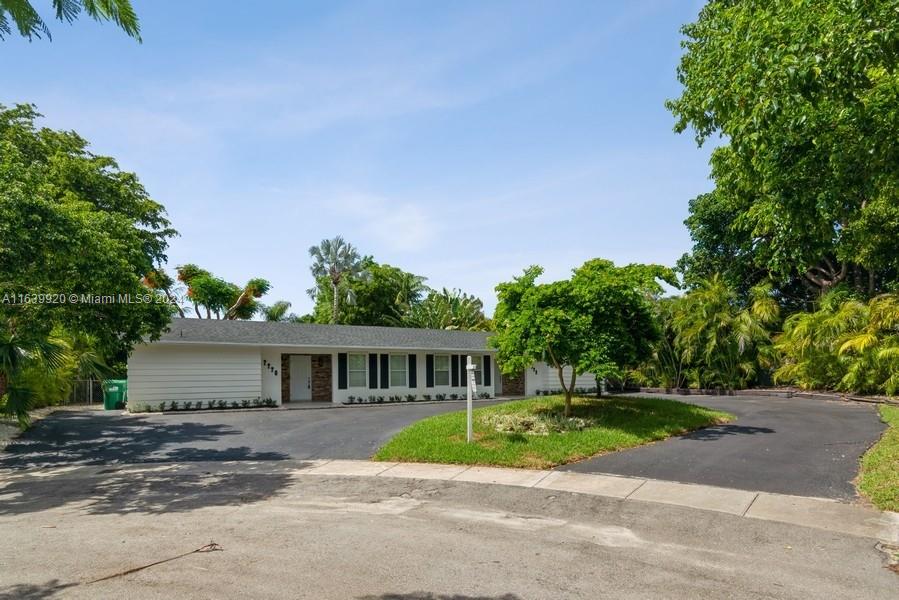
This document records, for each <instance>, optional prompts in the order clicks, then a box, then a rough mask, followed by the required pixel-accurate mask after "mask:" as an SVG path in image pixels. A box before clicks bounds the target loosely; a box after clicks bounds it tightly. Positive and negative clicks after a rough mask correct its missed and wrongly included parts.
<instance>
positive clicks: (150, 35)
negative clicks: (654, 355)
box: [0, 0, 711, 314]
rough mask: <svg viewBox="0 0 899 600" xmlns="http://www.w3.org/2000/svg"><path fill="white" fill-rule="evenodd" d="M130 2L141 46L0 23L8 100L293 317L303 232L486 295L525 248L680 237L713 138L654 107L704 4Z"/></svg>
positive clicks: (565, 266)
mask: <svg viewBox="0 0 899 600" xmlns="http://www.w3.org/2000/svg"><path fill="white" fill-rule="evenodd" d="M48 4H49V2H44V1H42V0H35V5H36V6H38V7H41V10H43V11H44V14H47V11H46V9H45V8H43V6H42V5H48ZM134 4H135V7H136V9H137V11H138V14H139V16H140V17H141V23H142V29H143V37H144V43H143V44H137V43H136V42H134V41H133V40H131V39H130V38H128V37H126V36H125V35H124V34H122V33H121V32H119V31H118V30H117V29H115V28H114V27H112V26H110V25H105V26H102V25H98V24H95V23H93V22H91V21H88V20H81V21H79V22H77V23H76V24H75V25H73V26H68V25H64V24H61V23H58V22H54V23H52V24H51V31H52V33H53V41H52V42H47V41H45V40H38V41H34V42H32V43H28V42H27V41H23V40H21V39H18V38H11V39H8V40H7V41H5V42H0V46H2V47H0V51H2V55H0V57H2V58H0V61H2V63H0V68H2V72H3V86H2V88H0V103H3V104H7V105H9V104H12V103H16V102H33V103H35V104H37V105H38V109H39V110H40V111H41V112H42V113H43V114H44V115H45V117H46V119H45V124H46V125H48V126H51V127H54V128H61V129H74V130H76V131H78V132H79V133H80V134H82V135H83V136H84V137H86V138H87V139H88V140H90V141H91V143H92V147H93V151H94V152H96V153H98V154H108V155H111V156H114V157H115V158H117V159H118V160H119V162H120V165H121V166H122V167H123V168H124V169H128V170H133V171H136V172H137V173H138V175H139V176H140V178H141V180H142V181H143V182H144V184H145V186H146V187H147V189H148V190H149V192H150V194H151V195H152V196H153V197H154V198H155V199H156V200H158V201H159V202H161V203H162V204H164V205H165V207H166V209H167V210H168V213H169V216H170V218H171V220H172V222H173V224H174V226H175V228H176V229H178V231H179V232H180V234H181V235H180V237H178V238H176V239H174V240H173V241H172V244H171V249H170V252H169V264H170V265H172V266H174V265H178V264H182V263H185V262H194V263H197V264H199V265H201V266H203V267H205V268H208V269H210V270H211V271H213V272H215V273H216V274H217V275H220V276H222V277H224V278H226V279H228V280H230V281H234V282H236V283H243V282H244V281H245V280H247V279H249V278H250V277H257V276H259V277H265V278H267V279H269V280H270V281H271V282H272V284H273V289H272V292H271V294H270V296H269V297H268V300H270V301H271V300H275V299H287V300H289V301H291V302H293V304H294V310H295V311H296V312H300V313H302V312H306V311H308V309H309V308H310V307H311V301H310V300H309V298H308V297H307V296H306V293H305V290H306V289H307V288H309V287H310V286H311V284H312V278H311V275H310V274H309V258H308V254H307V250H308V247H309V246H310V245H312V244H315V243H317V242H318V241H320V240H321V239H323V238H325V237H332V236H334V235H336V234H341V235H343V236H344V237H346V238H347V239H349V240H350V241H351V242H352V243H354V244H355V245H356V246H357V247H358V248H359V249H360V251H362V252H363V253H365V254H372V255H373V256H374V257H375V259H376V260H378V261H379V262H386V263H390V264H392V265H395V266H398V267H401V268H403V269H405V270H408V271H412V272H414V273H417V274H420V275H424V276H426V277H428V280H429V281H428V283H429V284H430V285H431V286H433V287H436V288H440V287H444V286H445V287H449V288H453V287H456V288H461V289H464V290H465V291H467V292H470V293H474V294H477V295H478V296H480V297H481V298H483V300H484V302H485V305H486V307H487V309H488V314H489V313H490V312H492V310H493V306H494V305H495V293H494V290H493V288H494V286H495V285H496V283H497V282H499V281H504V280H508V279H510V278H511V277H513V276H514V275H517V274H518V273H520V272H521V270H522V269H523V268H524V267H526V266H528V265H530V264H540V265H542V266H543V267H545V269H546V275H545V276H544V277H545V279H547V280H549V279H557V278H563V277H566V276H567V275H568V273H569V271H570V269H571V268H573V267H575V266H577V265H579V264H581V263H582V262H583V261H584V260H587V259H589V258H593V257H603V258H608V259H611V260H614V261H615V262H616V263H629V262H657V263H662V264H667V265H673V264H674V262H675V261H676V260H677V258H678V257H679V256H680V255H681V254H682V253H683V252H685V251H686V250H687V249H688V248H689V246H690V240H689V236H688V235H687V232H686V230H685V228H684V226H683V223H682V222H683V219H684V218H685V217H686V216H687V202H688V201H689V200H690V199H691V198H693V197H694V196H696V195H697V194H699V193H702V192H704V191H706V190H708V189H710V188H711V182H710V181H709V180H708V166H707V163H708V150H706V149H702V150H700V149H697V148H696V146H695V144H694V141H693V139H692V136H691V135H689V134H686V135H676V134H674V133H673V132H672V125H673V118H672V117H671V115H670V114H669V113H668V112H667V111H666V110H665V108H664V105H663V103H664V101H665V99H667V98H671V97H674V96H676V95H677V94H678V90H679V86H678V84H677V81H676V78H675V67H676V65H677V62H678V59H679V56H680V47H679V41H680V34H679V31H678V30H679V28H680V26H681V25H682V24H683V23H686V22H689V21H692V20H694V18H695V16H696V14H697V13H698V10H699V8H700V7H701V4H702V2H700V1H699V0H627V1H624V0H622V1H619V2H612V1H608V2H605V1H603V2H596V1H588V2H573V1H567V0H566V1H562V2H558V1H556V2H535V3H530V2H522V1H515V2H474V1H472V2H461V1H459V2H429V1H425V0H419V1H417V2H394V1H381V2H349V3H342V2H341V3H339V2H327V1H321V2H291V1H285V2H265V3H253V2H241V3H238V2H233V3H222V2H221V1H219V0H216V1H212V0H207V1H199V0H193V1H191V2H175V1H162V0H159V1H152V2H151V1H148V0H143V1H142V0H135V1H134ZM260 6H262V8H260ZM223 7H226V8H223Z"/></svg>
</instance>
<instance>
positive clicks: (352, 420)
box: [0, 402, 495, 469]
mask: <svg viewBox="0 0 899 600" xmlns="http://www.w3.org/2000/svg"><path fill="white" fill-rule="evenodd" d="M490 404H495V402H478V403H476V406H487V405H490ZM457 410H465V403H464V402H446V403H433V404H398V405H382V406H359V407H352V408H323V409H307V410H257V411H245V412H241V411H235V412H230V411H227V412H217V413H203V412H197V413H174V414H165V415H160V414H137V415H130V414H123V413H122V412H121V411H114V412H113V411H110V412H104V411H98V410H84V411H59V412H56V413H53V414H52V415H49V416H47V417H45V418H44V419H41V420H40V421H38V422H37V423H36V424H35V426H34V427H33V428H32V429H30V430H29V431H27V432H26V433H25V434H23V435H22V436H20V437H19V438H18V439H17V440H16V441H15V442H14V443H12V444H10V445H9V446H8V447H7V448H6V452H0V469H2V468H25V467H49V466H59V465H74V464H82V465H83V464H94V465H96V464H117V463H138V462H173V461H175V462H178V461H233V460H256V461H273V460H291V459H293V460H303V459H315V458H354V459H365V458H368V457H370V456H371V455H372V454H374V452H375V450H377V449H378V448H379V447H380V446H381V445H383V444H384V443H385V442H387V440H389V439H390V438H391V437H393V436H394V435H395V434H396V433H397V432H399V431H400V430H401V429H403V428H404V427H406V426H407V425H409V424H410V423H414V422H415V421H418V420H420V419H424V418H425V417H430V416H431V415H436V414H441V413H445V412H451V411H457Z"/></svg>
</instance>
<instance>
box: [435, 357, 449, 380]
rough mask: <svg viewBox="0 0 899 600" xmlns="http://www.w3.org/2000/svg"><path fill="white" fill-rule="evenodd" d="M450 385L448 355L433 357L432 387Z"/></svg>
mask: <svg viewBox="0 0 899 600" xmlns="http://www.w3.org/2000/svg"><path fill="white" fill-rule="evenodd" d="M449 384H450V357H449V354H437V355H435V356H434V385H449Z"/></svg>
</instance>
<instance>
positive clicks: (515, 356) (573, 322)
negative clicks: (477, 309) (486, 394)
mask: <svg viewBox="0 0 899 600" xmlns="http://www.w3.org/2000/svg"><path fill="white" fill-rule="evenodd" d="M542 273H543V269H542V268H541V267H538V266H532V267H529V268H528V269H525V271H524V274H523V275H521V276H520V277H516V278H515V279H514V280H513V281H511V282H507V283H501V284H499V285H498V286H497V288H496V290H497V295H498V299H499V303H498V305H497V308H496V312H495V315H494V324H495V328H496V335H494V336H492V337H491V338H490V343H491V344H493V345H494V347H496V348H497V351H498V352H497V362H498V364H499V365H500V367H501V369H502V370H503V372H504V373H517V372H521V371H522V370H524V369H526V368H528V367H530V366H531V365H532V364H533V363H534V362H535V361H546V362H547V363H548V364H550V365H551V366H552V367H553V368H555V369H556V372H557V374H558V377H559V383H560V384H561V387H562V390H563V391H564V392H565V416H569V415H570V412H571V396H572V393H573V392H574V385H575V382H576V380H577V375H578V374H579V373H593V374H594V375H595V376H596V377H597V378H598V379H599V378H604V377H609V376H620V375H621V374H622V373H623V372H624V371H625V370H626V369H628V368H630V367H633V366H636V365H637V364H638V363H640V362H641V361H643V360H645V359H646V358H647V357H648V356H649V355H650V353H651V351H652V343H653V342H654V341H655V340H656V339H657V338H658V330H657V328H656V325H655V321H654V318H653V314H652V306H651V304H650V299H651V298H652V297H653V295H654V294H658V293H660V292H661V287H660V285H659V284H658V282H657V281H656V278H659V277H661V278H664V279H666V280H673V274H672V273H671V271H670V270H669V269H666V268H664V267H659V266H655V265H628V266H625V267H616V266H615V265H614V264H613V263H612V262H611V261H607V260H602V259H594V260H590V261H587V262H586V263H584V264H583V265H582V266H581V267H579V268H577V269H575V270H574V272H573V275H572V277H571V278H570V279H567V280H563V281H556V282H553V283H545V284H538V283H536V279H537V277H539V276H540V275H541V274H542ZM565 367H569V368H570V369H571V372H570V374H569V377H568V380H567V381H566V378H565V373H564V368H565Z"/></svg>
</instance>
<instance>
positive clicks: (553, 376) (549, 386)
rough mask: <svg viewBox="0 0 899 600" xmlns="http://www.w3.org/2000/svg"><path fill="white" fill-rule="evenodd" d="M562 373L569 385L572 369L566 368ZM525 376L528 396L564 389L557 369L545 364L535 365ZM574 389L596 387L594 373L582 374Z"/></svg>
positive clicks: (578, 377)
mask: <svg viewBox="0 0 899 600" xmlns="http://www.w3.org/2000/svg"><path fill="white" fill-rule="evenodd" d="M562 373H563V375H564V377H565V383H566V384H567V383H568V382H569V381H570V378H571V367H564V368H563V369H562ZM525 376H526V379H525V393H526V394H527V395H528V396H533V395H535V394H536V393H537V392H538V391H539V392H545V391H549V390H560V389H562V385H561V384H560V383H559V373H558V371H556V369H555V367H551V366H549V365H547V364H546V363H544V362H538V363H534V366H533V367H531V368H529V369H527V371H526V373H525ZM574 387H576V388H593V387H596V377H594V376H593V374H592V373H580V374H579V375H578V376H577V379H576V381H575V384H574Z"/></svg>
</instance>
